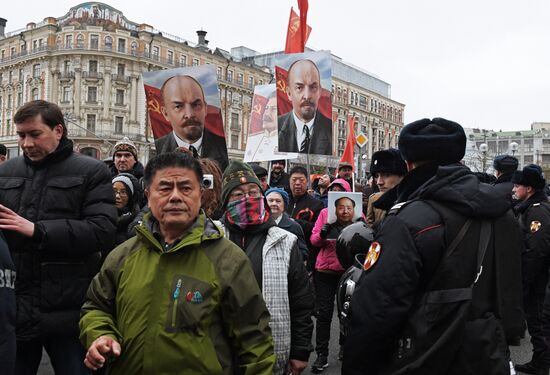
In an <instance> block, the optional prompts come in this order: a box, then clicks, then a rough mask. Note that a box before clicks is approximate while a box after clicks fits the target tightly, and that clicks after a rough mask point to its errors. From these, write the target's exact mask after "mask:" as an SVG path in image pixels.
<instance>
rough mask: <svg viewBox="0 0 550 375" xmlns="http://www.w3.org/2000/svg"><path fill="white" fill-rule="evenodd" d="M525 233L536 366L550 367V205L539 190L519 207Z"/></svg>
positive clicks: (527, 297) (524, 264)
mask: <svg viewBox="0 0 550 375" xmlns="http://www.w3.org/2000/svg"><path fill="white" fill-rule="evenodd" d="M515 210H516V212H517V214H518V220H519V223H520V227H521V231H522V233H523V244H524V249H523V253H522V267H523V294H524V297H523V301H524V308H525V315H526V320H527V328H528V330H529V334H530V335H531V343H532V344H533V357H532V361H531V364H532V365H533V367H537V368H541V369H543V370H544V369H545V370H548V369H549V368H550V347H549V345H548V343H547V341H548V340H550V332H549V327H548V325H549V324H550V293H549V292H548V287H549V285H548V270H549V266H550V204H549V203H548V202H547V196H546V194H545V193H544V192H543V191H541V190H537V191H536V192H535V194H533V195H532V196H531V197H530V198H529V199H527V200H526V201H524V202H521V203H519V204H518V205H517V206H516V208H515Z"/></svg>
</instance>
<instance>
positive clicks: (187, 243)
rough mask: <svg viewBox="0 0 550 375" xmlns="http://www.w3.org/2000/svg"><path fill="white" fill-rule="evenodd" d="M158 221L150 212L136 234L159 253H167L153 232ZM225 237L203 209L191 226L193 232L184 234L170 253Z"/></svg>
mask: <svg viewBox="0 0 550 375" xmlns="http://www.w3.org/2000/svg"><path fill="white" fill-rule="evenodd" d="M155 220H156V219H155V218H154V217H153V215H152V213H151V212H150V211H149V212H147V213H146V214H145V216H143V222H142V223H141V224H140V225H138V226H137V227H136V233H137V235H138V238H139V239H140V240H141V241H144V242H145V243H146V244H147V245H148V246H149V247H151V248H154V249H155V250H158V251H159V252H161V253H163V252H165V251H164V249H163V246H162V245H161V244H160V243H159V241H158V240H157V239H156V238H155V236H154V235H153V231H152V229H151V228H152V223H153V221H155ZM222 237H223V232H222V230H221V229H220V228H219V227H218V226H216V225H215V224H214V223H213V222H212V220H210V219H209V218H208V217H206V215H205V214H204V211H203V210H202V209H201V211H200V213H199V216H198V217H197V219H196V220H195V222H194V223H193V224H192V225H191V230H189V231H188V232H186V233H185V234H183V237H182V239H181V240H180V241H179V242H178V244H177V245H175V246H173V247H172V248H171V249H170V250H168V251H167V252H168V253H171V252H174V251H179V250H182V249H185V248H187V247H191V246H198V245H201V244H202V243H203V242H204V241H211V240H216V239H219V238H222Z"/></svg>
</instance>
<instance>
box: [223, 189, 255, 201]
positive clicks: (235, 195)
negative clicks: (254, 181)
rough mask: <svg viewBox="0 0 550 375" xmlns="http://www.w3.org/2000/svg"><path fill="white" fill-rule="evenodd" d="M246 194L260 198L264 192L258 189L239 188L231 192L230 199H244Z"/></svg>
mask: <svg viewBox="0 0 550 375" xmlns="http://www.w3.org/2000/svg"><path fill="white" fill-rule="evenodd" d="M245 196H246V197H250V198H259V197H261V196H262V192H261V191H259V190H257V189H253V190H249V191H247V192H244V191H242V190H239V191H235V192H233V193H231V194H229V199H231V200H235V201H236V200H239V199H243V198H244V197H245Z"/></svg>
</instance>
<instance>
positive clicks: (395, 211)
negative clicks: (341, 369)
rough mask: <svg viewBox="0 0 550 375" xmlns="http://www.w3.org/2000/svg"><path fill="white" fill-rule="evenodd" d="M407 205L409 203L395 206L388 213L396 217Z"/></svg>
mask: <svg viewBox="0 0 550 375" xmlns="http://www.w3.org/2000/svg"><path fill="white" fill-rule="evenodd" d="M407 203H409V201H406V202H401V203H397V204H394V205H393V207H392V208H390V210H389V211H388V215H396V214H397V213H398V212H399V210H400V209H401V208H403V206H405V205H406V204H407Z"/></svg>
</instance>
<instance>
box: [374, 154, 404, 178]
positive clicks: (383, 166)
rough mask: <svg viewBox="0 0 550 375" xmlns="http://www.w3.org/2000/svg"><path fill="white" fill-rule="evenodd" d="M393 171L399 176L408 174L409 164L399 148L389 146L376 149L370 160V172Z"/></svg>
mask: <svg viewBox="0 0 550 375" xmlns="http://www.w3.org/2000/svg"><path fill="white" fill-rule="evenodd" d="M381 172H382V173H391V174H396V175H399V176H403V175H405V174H407V165H406V164H405V162H404V161H403V158H402V157H401V153H400V152H399V150H396V149H395V148H389V149H387V150H381V151H376V152H375V153H374V154H372V160H371V162H370V173H371V174H375V173H381Z"/></svg>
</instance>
